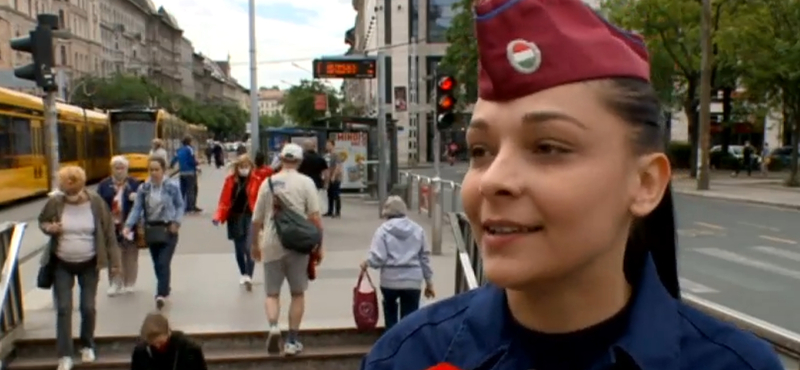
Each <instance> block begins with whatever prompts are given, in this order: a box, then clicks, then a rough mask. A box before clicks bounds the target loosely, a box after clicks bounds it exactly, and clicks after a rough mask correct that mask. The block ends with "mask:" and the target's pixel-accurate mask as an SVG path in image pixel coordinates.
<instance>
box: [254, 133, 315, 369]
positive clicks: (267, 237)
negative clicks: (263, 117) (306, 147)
mask: <svg viewBox="0 0 800 370" xmlns="http://www.w3.org/2000/svg"><path fill="white" fill-rule="evenodd" d="M280 158H281V167H282V170H281V172H278V173H276V174H274V175H272V177H270V179H269V180H271V181H264V182H263V183H262V184H261V188H260V189H259V191H258V200H256V206H255V210H254V211H253V226H252V233H253V239H252V240H253V244H252V246H251V248H252V252H253V259H254V260H256V261H261V262H262V263H263V264H264V289H265V290H266V294H267V298H266V301H265V303H264V305H265V308H266V311H267V320H268V321H269V333H268V337H267V349H268V351H269V352H270V353H277V352H280V339H281V338H280V337H281V331H280V329H279V328H278V318H279V317H280V293H281V287H282V286H283V281H284V280H286V281H287V282H288V283H289V292H290V293H291V295H292V299H291V303H290V304H289V333H288V334H289V335H288V338H286V342H285V343H284V346H283V351H284V353H285V354H287V355H294V354H297V353H298V352H300V351H302V350H303V345H302V344H301V343H300V341H298V340H297V332H298V330H299V329H300V321H301V320H302V319H303V311H304V309H305V298H304V294H305V291H306V289H307V288H308V280H309V279H308V260H309V255H308V254H301V253H298V252H295V251H292V250H288V249H286V248H284V247H283V245H282V244H281V242H280V239H279V238H278V235H277V233H276V232H275V228H274V226H273V224H272V213H273V204H274V201H275V199H274V198H278V199H279V200H280V203H281V207H284V209H290V210H292V211H294V212H296V213H297V214H300V215H306V217H308V220H309V221H310V222H311V223H312V224H314V225H315V226H316V227H317V228H318V229H319V230H320V231H321V230H322V219H321V218H320V209H319V196H318V195H317V187H316V185H315V184H314V181H313V180H311V178H310V177H308V176H306V175H303V174H302V173H300V172H298V171H297V168H298V167H299V166H300V163H302V162H303V148H301V147H300V146H299V145H297V144H294V143H287V144H286V145H284V147H283V149H281V154H280ZM270 184H271V185H270ZM270 188H272V189H270ZM265 227H266V228H265ZM262 230H263V231H264V233H263V236H264V240H263V241H259V236H260V234H261V231H262ZM317 253H318V258H317V259H316V262H317V263H318V262H319V261H321V260H322V247H321V246H320V247H319V249H318V251H317Z"/></svg>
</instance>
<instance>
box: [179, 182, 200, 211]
mask: <svg viewBox="0 0 800 370" xmlns="http://www.w3.org/2000/svg"><path fill="white" fill-rule="evenodd" d="M180 183H181V194H182V195H183V200H184V201H185V202H186V212H191V211H194V210H196V209H197V175H196V174H188V173H181V175H180Z"/></svg>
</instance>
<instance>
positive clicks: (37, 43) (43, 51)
mask: <svg viewBox="0 0 800 370" xmlns="http://www.w3.org/2000/svg"><path fill="white" fill-rule="evenodd" d="M37 21H38V24H37V25H36V29H34V30H33V31H31V32H30V33H29V36H27V37H19V38H15V39H12V40H11V42H10V43H11V49H13V50H16V51H19V52H23V53H28V54H30V55H31V57H32V59H33V63H30V64H27V65H24V66H21V67H17V68H15V69H14V76H17V77H18V78H21V79H24V80H28V81H34V82H36V85H37V86H39V87H41V88H42V89H43V90H44V91H46V92H53V91H56V90H58V86H57V85H56V81H55V75H54V73H53V64H54V60H53V30H55V29H57V27H58V16H56V15H53V14H39V15H38V16H37Z"/></svg>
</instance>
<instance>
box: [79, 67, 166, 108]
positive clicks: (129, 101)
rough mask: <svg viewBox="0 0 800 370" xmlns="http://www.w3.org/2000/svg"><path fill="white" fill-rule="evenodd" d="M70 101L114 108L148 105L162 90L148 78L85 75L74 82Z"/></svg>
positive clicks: (83, 105) (82, 104) (87, 105)
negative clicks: (150, 82) (147, 79)
mask: <svg viewBox="0 0 800 370" xmlns="http://www.w3.org/2000/svg"><path fill="white" fill-rule="evenodd" d="M73 86H74V91H71V92H70V97H71V99H70V101H71V102H72V103H73V104H76V105H79V106H82V107H87V108H91V107H95V108H101V109H113V108H119V107H124V106H136V105H139V106H142V105H143V106H148V105H150V102H151V101H152V100H153V99H157V98H158V97H159V96H160V95H162V94H163V93H162V91H161V90H160V89H158V88H156V87H154V86H152V85H150V84H148V83H147V81H146V80H144V79H142V78H139V77H134V76H125V75H116V76H113V77H109V78H99V77H91V76H89V77H85V78H82V79H80V80H78V81H76V82H75V83H74V84H73Z"/></svg>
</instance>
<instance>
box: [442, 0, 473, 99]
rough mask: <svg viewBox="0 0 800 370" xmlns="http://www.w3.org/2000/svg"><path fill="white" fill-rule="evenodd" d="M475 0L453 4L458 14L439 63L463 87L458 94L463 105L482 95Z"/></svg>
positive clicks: (451, 25) (462, 0)
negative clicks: (479, 92)
mask: <svg viewBox="0 0 800 370" xmlns="http://www.w3.org/2000/svg"><path fill="white" fill-rule="evenodd" d="M473 3H474V1H473V0H459V1H458V2H457V3H455V4H453V11H454V12H455V13H456V15H455V16H454V17H453V20H452V22H451V24H450V28H448V29H447V33H446V36H447V41H448V42H449V43H450V46H449V47H448V48H447V51H446V52H445V55H444V58H442V62H441V64H440V65H439V68H440V69H441V70H442V71H445V72H449V73H452V74H453V76H454V77H455V78H456V80H457V81H458V82H459V84H460V86H463V89H462V90H461V91H460V92H459V95H458V96H457V97H456V99H457V100H458V105H459V107H461V108H463V107H464V106H466V105H469V104H472V103H474V102H475V101H476V100H477V99H478V43H477V41H476V38H475V19H474V16H473V13H472V4H473Z"/></svg>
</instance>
